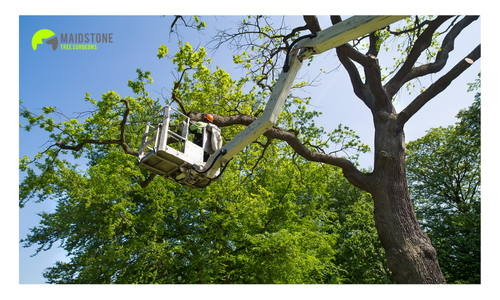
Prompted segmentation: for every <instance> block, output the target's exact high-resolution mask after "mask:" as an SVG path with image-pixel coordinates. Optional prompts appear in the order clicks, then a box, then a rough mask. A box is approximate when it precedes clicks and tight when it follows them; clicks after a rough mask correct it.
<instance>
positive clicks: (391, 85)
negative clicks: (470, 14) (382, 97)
mask: <svg viewBox="0 0 500 300" xmlns="http://www.w3.org/2000/svg"><path fill="white" fill-rule="evenodd" d="M450 18H451V17H450V16H444V17H442V16H439V17H437V18H436V19H435V20H433V21H430V22H429V24H428V27H427V28H426V29H425V30H424V32H423V33H422V34H421V35H420V36H419V37H418V39H417V40H416V41H415V44H414V45H413V47H412V49H411V51H410V53H409V54H408V56H407V58H406V60H405V62H404V64H403V65H402V66H401V68H400V69H399V71H398V72H397V73H396V75H394V77H393V78H391V80H389V82H387V84H386V85H385V90H386V92H387V94H388V95H389V97H391V98H392V97H393V96H394V95H395V94H396V93H397V92H398V91H399V89H400V88H401V87H402V86H403V85H404V83H405V82H407V80H406V76H407V75H408V73H410V71H411V70H412V68H413V66H414V65H415V62H416V61H417V60H418V58H419V57H420V55H421V54H422V52H423V51H425V50H426V49H427V48H428V47H429V46H430V45H431V43H432V38H433V35H434V32H435V31H436V30H437V29H438V28H439V26H441V25H442V24H443V23H444V22H446V21H447V20H448V19H450Z"/></svg>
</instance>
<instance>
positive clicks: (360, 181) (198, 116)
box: [188, 112, 370, 192]
mask: <svg viewBox="0 0 500 300" xmlns="http://www.w3.org/2000/svg"><path fill="white" fill-rule="evenodd" d="M205 115H206V114H204V113H196V112H190V113H189V115H188V116H189V117H190V118H191V119H192V120H193V121H199V120H203V118H204V117H205ZM213 116H214V121H213V123H214V124H215V125H217V126H218V127H221V128H222V127H227V126H231V125H237V124H238V125H245V126H248V125H250V124H251V123H252V122H253V121H255V120H256V119H257V118H256V117H254V116H251V115H246V114H239V115H232V116H220V115H215V114H214V115H213ZM263 135H264V136H265V137H267V138H268V139H277V140H281V141H285V142H286V143H287V144H288V145H290V147H292V149H293V150H294V151H295V152H296V153H297V154H298V155H300V156H302V157H303V158H305V159H307V160H309V161H315V162H321V163H326V164H329V165H333V166H337V167H340V168H342V170H343V172H344V177H345V178H347V180H349V182H350V183H351V184H353V185H355V186H356V187H358V188H360V189H363V190H365V191H367V192H370V191H369V184H368V180H369V178H370V174H364V173H362V172H361V171H359V170H358V169H357V168H356V166H355V165H354V164H353V163H352V162H350V161H349V160H347V159H345V158H341V157H338V156H334V155H329V154H325V153H319V152H314V151H312V150H310V149H309V148H307V147H306V146H305V145H304V144H303V143H302V142H301V141H300V140H299V138H298V137H297V136H296V135H295V134H293V133H292V132H290V131H286V130H284V129H281V128H279V127H273V128H271V129H269V130H268V131H266V132H265V133H264V134H263Z"/></svg>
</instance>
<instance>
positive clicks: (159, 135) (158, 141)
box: [138, 106, 191, 161]
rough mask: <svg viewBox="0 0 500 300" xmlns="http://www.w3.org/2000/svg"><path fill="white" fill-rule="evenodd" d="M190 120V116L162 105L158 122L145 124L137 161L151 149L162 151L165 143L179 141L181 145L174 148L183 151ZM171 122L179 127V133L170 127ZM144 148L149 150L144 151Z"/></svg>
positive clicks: (165, 145)
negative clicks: (162, 112) (162, 111)
mask: <svg viewBox="0 0 500 300" xmlns="http://www.w3.org/2000/svg"><path fill="white" fill-rule="evenodd" d="M190 122H191V120H190V118H189V117H188V116H186V115H184V114H183V113H182V112H180V111H178V110H176V109H175V108H172V107H170V106H166V107H164V114H163V118H162V121H161V122H160V123H158V124H157V125H152V124H150V123H147V124H146V127H145V133H144V135H143V136H142V139H141V147H140V148H139V157H138V158H139V161H141V159H142V158H143V157H145V156H147V155H148V154H149V153H150V152H151V151H153V152H156V151H159V150H163V151H164V150H165V149H166V147H167V143H179V142H180V144H181V145H180V147H178V148H179V149H176V150H178V151H181V152H184V148H185V141H187V140H188V135H189V130H188V128H189V124H190ZM171 124H173V125H174V126H179V127H180V129H181V135H179V134H178V133H177V132H175V131H173V130H171V129H170V125H171ZM169 138H171V139H173V141H169ZM176 148H177V147H176ZM146 150H150V151H149V152H148V153H146Z"/></svg>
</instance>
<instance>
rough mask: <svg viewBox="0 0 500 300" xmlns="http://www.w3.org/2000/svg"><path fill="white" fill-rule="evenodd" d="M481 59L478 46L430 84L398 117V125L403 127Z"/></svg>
mask: <svg viewBox="0 0 500 300" xmlns="http://www.w3.org/2000/svg"><path fill="white" fill-rule="evenodd" d="M480 57H481V45H478V46H477V47H476V48H475V49H474V50H473V51H472V52H471V53H469V55H467V56H466V57H465V58H464V59H462V60H460V61H459V62H458V63H457V64H456V65H455V66H454V67H453V68H452V69H451V70H450V71H448V73H446V74H445V75H443V76H442V77H441V78H439V79H438V80H437V81H436V82H434V83H433V84H431V86H429V88H428V89H426V90H425V91H424V92H423V93H421V94H420V95H418V96H417V97H416V98H415V99H414V100H413V101H412V102H411V103H410V104H408V106H407V107H406V108H404V109H403V110H402V111H401V112H400V113H399V115H398V123H399V124H400V125H404V124H405V123H406V122H407V121H408V120H409V119H410V118H411V117H412V116H413V115H414V114H415V113H416V112H417V111H418V110H420V109H421V108H422V107H423V106H424V105H425V104H426V103H427V102H429V100H431V99H432V98H434V97H435V96H436V95H438V94H439V93H441V92H442V91H443V90H445V89H446V88H447V87H448V86H449V85H450V84H451V82H452V81H453V80H454V79H455V78H457V77H458V76H459V75H460V74H462V73H463V72H464V71H465V70H467V69H468V68H469V67H470V66H471V65H472V64H473V63H474V62H475V61H476V60H478V59H479V58H480Z"/></svg>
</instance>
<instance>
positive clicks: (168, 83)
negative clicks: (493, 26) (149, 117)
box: [9, 16, 481, 283]
mask: <svg viewBox="0 0 500 300" xmlns="http://www.w3.org/2000/svg"><path fill="white" fill-rule="evenodd" d="M172 20H173V17H170V16H167V17H160V16H133V17H132V16H128V17H125V16H92V17H89V16H69V17H68V16H50V17H49V16H40V17H36V16H20V17H19V99H21V100H22V101H23V105H25V106H26V107H28V108H29V109H30V110H32V111H34V112H37V111H38V112H41V110H39V109H41V107H43V106H57V108H58V109H60V110H62V111H63V112H65V113H66V114H67V115H72V114H73V113H75V112H82V111H86V110H88V109H89V108H91V107H90V105H88V104H87V103H86V102H85V101H84V97H85V93H87V92H88V93H90V94H91V97H93V98H94V99H99V98H100V95H102V94H103V93H105V92H107V91H109V90H114V91H116V92H117V93H118V94H120V95H122V96H127V95H131V94H132V93H131V90H130V88H129V87H127V81H128V80H133V79H135V78H136V73H135V70H136V69H137V68H140V69H142V70H143V71H151V75H152V77H153V79H154V83H153V85H152V86H150V88H149V92H150V96H152V97H154V98H156V97H160V98H161V97H162V95H161V93H162V91H163V95H164V96H166V97H168V95H169V93H170V90H171V87H172V82H173V80H174V79H173V76H172V73H171V69H172V68H171V64H170V62H169V60H168V59H162V60H158V58H157V57H156V53H157V50H158V47H159V46H160V45H161V44H165V45H167V47H168V48H169V54H172V55H173V53H175V51H176V49H177V36H175V35H172V36H169V28H170V24H171V22H172ZM202 20H203V21H205V22H206V23H207V24H208V27H209V28H208V29H207V30H206V31H205V33H204V35H200V34H199V33H197V32H196V31H194V30H185V29H183V30H182V31H181V33H182V35H183V36H182V40H183V41H189V43H190V44H191V45H193V46H194V47H196V46H198V45H200V46H204V44H205V41H206V40H208V39H209V38H210V37H211V36H212V35H213V33H214V32H213V29H212V26H213V25H214V24H216V26H217V28H227V27H228V26H229V27H233V28H234V25H231V22H234V21H237V20H239V18H230V17H218V18H217V19H214V18H212V17H202ZM300 20H301V18H300V17H294V18H291V21H292V22H293V23H294V24H297V25H302V24H301V22H300ZM320 22H321V24H322V26H323V28H326V27H328V24H329V23H328V17H323V18H321V19H320ZM40 29H50V30H52V31H53V32H54V33H56V35H57V36H59V34H60V33H68V35H69V33H113V43H108V44H98V45H97V50H61V49H58V50H56V51H53V50H52V49H51V47H50V46H49V45H39V46H38V48H37V50H36V51H34V50H33V48H32V47H31V38H32V36H33V34H34V33H35V32H37V31H38V30H40ZM59 42H61V41H59ZM478 43H480V24H479V22H476V24H475V25H474V26H472V27H471V28H470V29H466V31H465V32H464V33H463V36H462V37H461V38H460V40H459V41H458V43H457V45H456V51H454V53H453V54H452V56H451V58H450V65H452V64H454V62H456V61H458V60H459V59H461V58H463V57H464V56H465V55H466V54H467V53H469V52H470V51H471V50H472V49H473V48H474V47H475V46H476V45H477V44H478ZM208 53H209V55H211V54H212V53H211V52H210V51H208ZM231 55H232V53H231V52H230V51H229V50H228V49H219V51H217V52H216V54H215V56H214V59H213V65H215V64H217V65H219V66H221V68H223V69H226V70H227V71H230V73H231V74H232V75H233V77H235V78H236V77H237V76H238V75H240V74H241V71H240V70H237V69H234V67H233V65H232V63H231V62H232V57H231ZM391 59H392V57H386V58H383V59H381V63H382V64H383V63H384V62H386V61H390V60H391ZM480 65H481V60H480V61H479V62H477V63H475V64H474V65H473V66H472V67H471V68H470V69H469V70H467V71H466V73H465V74H463V76H461V77H460V78H459V79H457V80H456V81H455V82H454V83H453V84H452V85H451V87H450V88H448V89H447V90H446V91H445V92H444V93H442V94H440V95H439V96H438V97H437V98H436V99H434V100H432V101H431V102H430V103H429V104H428V105H427V106H425V107H424V108H423V109H422V110H421V111H420V112H419V113H418V114H417V115H416V116H415V117H414V118H413V119H412V120H410V121H409V123H408V124H407V126H406V127H405V132H406V140H407V141H411V140H414V139H416V138H419V137H421V136H422V135H424V134H425V131H426V130H428V129H429V128H431V127H438V126H447V125H451V124H454V123H455V121H456V119H455V115H456V114H457V113H458V111H459V110H460V109H463V108H466V107H468V106H469V105H470V104H471V103H472V101H473V98H474V93H467V92H466V90H467V85H466V83H468V82H472V81H474V79H475V78H476V76H477V74H478V72H479V71H480ZM333 67H335V58H334V55H333V54H332V53H330V54H323V55H322V56H318V57H317V58H315V60H314V64H313V65H312V66H310V67H306V64H304V67H303V70H301V73H299V77H302V78H304V79H308V78H309V79H310V78H314V77H315V75H316V73H317V72H318V69H319V68H324V69H326V70H328V69H329V68H330V69H331V68H333ZM448 69H449V68H448ZM437 78H438V76H435V77H433V79H434V80H435V79H437ZM424 85H425V83H424ZM427 86H428V84H427ZM305 95H307V96H311V97H312V98H313V100H312V104H313V105H315V109H316V110H321V111H323V115H324V117H323V118H322V119H321V120H320V121H319V122H318V124H319V125H321V126H324V127H325V128H326V129H327V130H333V129H334V128H336V127H337V125H338V124H339V123H342V124H343V125H347V126H349V127H350V128H351V129H353V130H355V131H356V132H357V134H358V135H360V137H361V139H362V140H363V142H364V143H367V144H370V145H372V140H373V125H372V122H371V115H370V113H369V111H368V109H366V107H365V106H364V105H363V104H362V103H361V101H359V100H358V99H357V98H355V96H354V94H353V92H352V88H351V87H350V83H349V81H348V79H347V77H346V72H345V71H344V70H343V69H340V70H339V71H337V72H332V73H330V74H328V75H327V77H325V78H323V79H322V81H321V82H319V85H318V86H317V87H314V88H311V89H309V90H307V94H305ZM413 96H415V93H414V94H413ZM413 96H407V95H406V94H405V93H402V95H401V98H400V99H399V100H398V104H397V109H398V110H400V109H402V108H403V107H404V106H405V105H406V104H408V101H410V100H411V99H412V97H413ZM9 101H14V100H13V99H11V100H9ZM16 101H17V100H16ZM47 138H48V137H47V135H45V134H43V133H42V132H39V131H35V130H33V131H32V132H30V133H26V132H24V131H19V156H20V157H22V156H24V155H28V156H30V157H33V155H34V154H35V153H36V152H38V151H40V150H41V149H43V148H42V147H43V144H44V143H45V142H46V141H47ZM372 155H373V154H371V153H370V154H367V155H364V156H363V157H362V158H361V165H362V166H363V167H368V166H371V165H372ZM80 164H82V165H84V161H80ZM22 176H23V174H22V173H20V174H19V179H20V180H21V179H22ZM54 207H55V203H50V202H44V203H40V204H36V203H33V202H31V203H29V204H28V205H27V206H26V208H23V209H20V210H19V238H23V237H25V235H26V233H27V232H28V228H31V227H33V226H35V225H37V223H38V221H39V218H38V217H37V216H36V213H37V212H40V211H42V210H46V211H50V210H52V209H53V208H54ZM56 246H57V244H56V245H54V247H53V249H51V250H50V251H47V252H44V253H40V254H39V255H38V256H36V257H34V258H32V257H30V255H31V254H33V253H34V251H35V249H34V247H32V248H30V249H24V248H22V247H21V245H19V283H44V282H45V279H44V278H43V277H42V275H41V273H42V272H43V269H45V268H47V267H49V266H51V265H52V264H53V263H54V262H55V260H64V259H65V256H64V252H63V251H62V250H61V249H59V248H57V247H56Z"/></svg>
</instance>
